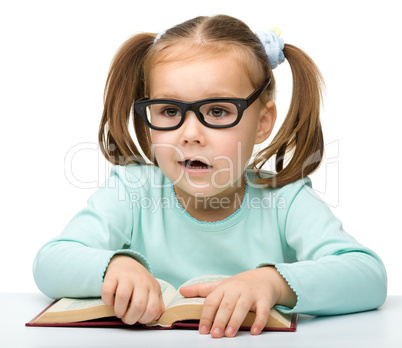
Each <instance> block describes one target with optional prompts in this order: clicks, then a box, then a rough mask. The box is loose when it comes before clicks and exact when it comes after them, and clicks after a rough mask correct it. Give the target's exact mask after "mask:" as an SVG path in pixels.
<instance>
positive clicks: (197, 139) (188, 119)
mask: <svg viewBox="0 0 402 348" xmlns="http://www.w3.org/2000/svg"><path fill="white" fill-rule="evenodd" d="M205 128H206V127H205V126H204V125H203V124H202V123H201V122H200V120H199V119H198V118H197V115H196V114H195V113H194V112H193V111H187V113H186V115H185V118H184V123H183V125H182V126H181V127H180V128H179V129H180V130H181V132H182V134H181V136H182V142H183V143H184V144H187V143H198V144H203V143H204V141H205V135H204V131H205Z"/></svg>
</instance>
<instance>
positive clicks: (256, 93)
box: [247, 79, 271, 106]
mask: <svg viewBox="0 0 402 348" xmlns="http://www.w3.org/2000/svg"><path fill="white" fill-rule="evenodd" d="M270 83H271V79H267V80H266V81H265V82H264V83H263V84H262V86H261V87H260V88H258V89H257V90H255V91H254V92H253V93H251V94H250V95H249V97H248V98H247V106H250V105H251V104H252V103H254V102H255V100H256V99H257V98H258V97H259V96H260V95H261V94H262V93H263V92H264V91H265V90H266V88H267V87H268V86H269V84H270Z"/></svg>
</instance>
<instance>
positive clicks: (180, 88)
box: [148, 54, 253, 101]
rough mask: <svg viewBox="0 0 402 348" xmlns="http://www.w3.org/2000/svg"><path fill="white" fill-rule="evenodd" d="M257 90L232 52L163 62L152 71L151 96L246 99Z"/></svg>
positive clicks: (149, 86) (153, 97) (189, 99)
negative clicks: (254, 89)
mask: <svg viewBox="0 0 402 348" xmlns="http://www.w3.org/2000/svg"><path fill="white" fill-rule="evenodd" d="M252 90H253V86H252V83H251V81H250V79H249V78H248V76H247V74H246V72H245V70H244V69H243V67H242V65H241V64H240V63H239V62H238V61H237V59H234V57H232V56H231V55H230V54H227V55H222V54H221V55H213V56H210V57H208V56H205V57H202V58H200V57H198V58H197V59H185V60H180V61H174V60H169V61H167V62H166V61H161V62H160V63H158V64H156V65H155V66H154V67H153V68H152V69H151V70H150V72H149V84H148V92H149V97H150V98H152V99H155V98H172V99H181V100H188V101H194V100H200V99H205V98H212V97H232V98H236V97H238V98H245V97H247V96H248V95H249V94H250V93H251V91H252Z"/></svg>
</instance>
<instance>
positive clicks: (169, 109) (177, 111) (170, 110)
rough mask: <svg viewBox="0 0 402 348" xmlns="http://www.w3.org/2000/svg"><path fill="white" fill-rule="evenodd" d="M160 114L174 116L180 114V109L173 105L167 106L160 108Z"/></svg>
mask: <svg viewBox="0 0 402 348" xmlns="http://www.w3.org/2000/svg"><path fill="white" fill-rule="evenodd" d="M162 114H163V115H165V116H167V117H176V116H180V115H181V112H180V109H177V108H175V107H167V108H165V109H163V110H162Z"/></svg>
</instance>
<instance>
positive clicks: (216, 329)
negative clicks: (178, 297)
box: [180, 267, 296, 338]
mask: <svg viewBox="0 0 402 348" xmlns="http://www.w3.org/2000/svg"><path fill="white" fill-rule="evenodd" d="M180 293H181V294H182V295H183V296H184V297H206V299H205V302H204V306H203V310H202V314H201V320H200V324H199V331H200V333H201V334H208V333H209V332H210V333H211V336H212V337H214V338H220V337H222V336H223V334H225V336H227V337H234V336H235V335H236V333H237V331H238V330H239V328H240V326H241V324H242V323H243V321H244V319H245V317H246V315H247V313H248V312H249V311H255V312H256V318H255V321H254V323H253V325H252V327H251V329H250V331H251V333H252V334H253V335H258V334H260V333H261V331H262V329H263V328H264V326H265V324H266V323H267V321H268V317H269V312H270V310H271V308H272V307H273V306H274V305H275V304H277V303H281V304H284V305H289V306H291V307H293V306H294V305H295V303H296V295H295V294H294V292H293V291H292V290H291V288H290V287H289V285H288V284H287V282H286V281H285V279H283V277H282V276H281V275H280V274H279V273H278V271H277V270H276V269H275V268H274V267H264V268H258V269H255V270H251V271H247V272H243V273H240V274H237V275H235V276H233V277H230V278H227V279H223V280H219V281H216V282H211V283H200V284H195V285H191V286H187V287H182V288H181V289H180Z"/></svg>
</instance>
